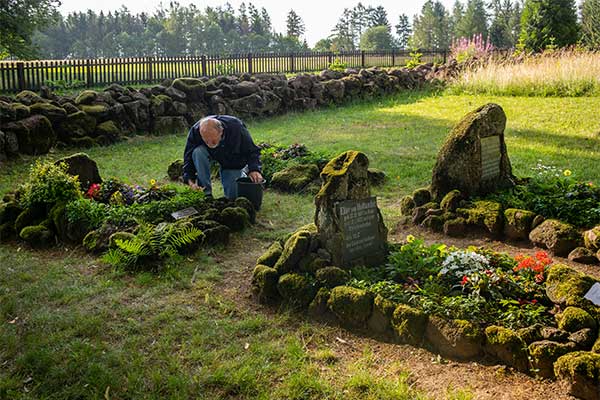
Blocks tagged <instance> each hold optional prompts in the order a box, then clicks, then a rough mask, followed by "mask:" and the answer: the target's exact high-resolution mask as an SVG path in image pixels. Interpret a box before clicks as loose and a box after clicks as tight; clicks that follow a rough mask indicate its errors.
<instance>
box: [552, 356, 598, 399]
mask: <svg viewBox="0 0 600 400" xmlns="http://www.w3.org/2000/svg"><path fill="white" fill-rule="evenodd" d="M554 373H555V375H556V377H557V378H559V379H563V380H566V381H567V382H568V383H569V389H568V393H569V394H570V395H572V396H574V397H576V398H578V399H583V400H598V399H599V398H600V393H599V390H598V379H599V377H600V355H598V354H594V353H590V352H587V351H577V352H573V353H570V354H566V355H564V356H561V357H559V358H558V360H557V361H556V362H555V363H554Z"/></svg>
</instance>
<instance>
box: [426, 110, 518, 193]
mask: <svg viewBox="0 0 600 400" xmlns="http://www.w3.org/2000/svg"><path fill="white" fill-rule="evenodd" d="M505 127H506V114H504V110H502V107H500V106H499V105H497V104H492V103H490V104H487V105H485V106H483V107H480V108H478V109H477V110H475V111H473V112H471V113H469V114H467V115H466V116H465V117H464V118H463V119H462V120H461V121H460V122H459V123H458V124H456V126H455V127H454V129H452V132H450V134H449V135H448V137H447V138H446V142H445V143H444V144H443V146H442V148H441V149H440V152H439V153H438V157H437V161H436V164H435V167H434V168H433V176H432V179H431V194H432V195H433V197H434V199H435V200H437V201H439V200H441V199H442V198H443V197H444V195H445V194H447V193H449V192H450V191H452V190H454V189H458V190H460V192H461V193H462V194H464V195H466V196H467V197H471V196H474V195H484V194H487V193H491V192H494V191H496V190H498V189H501V188H506V187H511V186H513V185H514V177H513V174H512V168H511V165H510V160H509V159H508V152H507V150H506V144H505V143H504V128H505Z"/></svg>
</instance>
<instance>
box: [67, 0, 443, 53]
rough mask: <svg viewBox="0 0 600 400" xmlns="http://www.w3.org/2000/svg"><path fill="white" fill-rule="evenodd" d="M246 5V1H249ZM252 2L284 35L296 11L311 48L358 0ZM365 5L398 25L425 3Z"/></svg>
mask: <svg viewBox="0 0 600 400" xmlns="http://www.w3.org/2000/svg"><path fill="white" fill-rule="evenodd" d="M441 2H442V3H444V5H445V6H446V7H447V8H451V7H452V5H453V4H454V0H441ZM159 3H160V0H127V1H123V0H102V1H86V0H62V5H61V7H60V11H61V12H62V13H63V14H66V13H69V12H71V11H84V10H87V9H92V10H94V11H97V12H99V11H100V10H103V11H104V12H108V11H110V10H116V9H118V8H120V7H121V5H122V4H126V5H127V8H128V9H129V10H130V11H131V12H132V13H138V12H142V11H145V12H148V13H152V12H153V11H154V10H155V9H156V7H157V6H158V4H159ZM168 3H169V1H168V0H165V1H163V4H166V5H167V4H168ZM179 3H180V4H182V5H187V4H190V3H192V1H189V0H180V1H179ZM224 3H225V0H208V1H201V2H194V4H195V5H196V6H197V7H198V8H200V9H203V8H204V7H206V6H213V7H214V6H218V5H222V4H224ZM229 3H231V5H232V6H233V7H234V8H235V9H236V10H237V8H238V7H239V5H240V3H242V0H230V1H229ZM246 3H247V1H246ZM252 3H253V4H254V5H255V6H256V7H257V8H259V9H260V8H261V7H264V8H266V9H267V11H268V12H269V15H270V16H271V19H272V22H273V27H274V29H275V30H276V31H277V32H285V17H286V15H287V13H288V12H289V10H290V9H291V8H293V9H294V10H295V11H296V13H298V15H300V16H301V17H302V19H303V20H304V24H305V26H306V34H305V36H306V39H307V40H308V44H309V45H310V46H312V45H314V44H315V42H316V41H317V40H319V39H322V38H325V37H327V36H329V34H330V33H331V29H332V28H333V26H334V25H335V23H336V22H337V20H338V18H339V17H340V15H341V14H342V11H343V10H344V8H352V7H354V6H355V5H356V4H357V3H358V0H356V1H348V0H343V1H334V0H320V1H319V0H300V1H296V2H286V1H281V0H253V1H252ZM362 3H363V4H364V5H365V6H369V5H371V6H374V7H375V6H378V5H381V6H383V7H384V8H385V9H386V10H387V12H388V19H389V20H390V23H391V24H392V26H393V25H396V24H397V23H398V16H399V15H400V14H403V13H404V14H407V15H408V16H409V17H411V19H412V16H413V15H414V14H416V13H418V12H419V10H420V9H421V7H422V6H423V4H424V3H425V0H414V1H409V0H379V1H369V0H364V1H362Z"/></svg>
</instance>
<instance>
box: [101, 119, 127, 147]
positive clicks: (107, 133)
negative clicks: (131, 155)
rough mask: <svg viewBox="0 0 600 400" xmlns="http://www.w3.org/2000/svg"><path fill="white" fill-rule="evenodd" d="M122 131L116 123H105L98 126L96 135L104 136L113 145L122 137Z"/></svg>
mask: <svg viewBox="0 0 600 400" xmlns="http://www.w3.org/2000/svg"><path fill="white" fill-rule="evenodd" d="M121 133H122V132H121V129H119V127H118V126H117V124H115V122H114V121H104V122H102V123H101V124H98V126H96V135H98V136H104V137H105V138H107V139H108V140H109V141H110V142H111V143H112V142H115V141H117V140H118V139H119V138H120V137H121Z"/></svg>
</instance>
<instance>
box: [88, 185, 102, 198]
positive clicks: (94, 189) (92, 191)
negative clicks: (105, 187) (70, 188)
mask: <svg viewBox="0 0 600 400" xmlns="http://www.w3.org/2000/svg"><path fill="white" fill-rule="evenodd" d="M99 192H100V185H99V184H97V183H93V184H92V185H91V186H90V187H89V189H88V190H87V192H85V197H87V198H88V199H93V198H94V197H96V196H97V195H98V193H99Z"/></svg>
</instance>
